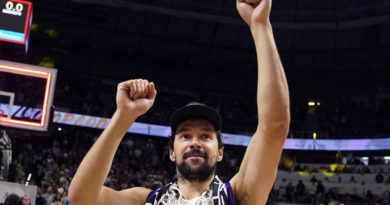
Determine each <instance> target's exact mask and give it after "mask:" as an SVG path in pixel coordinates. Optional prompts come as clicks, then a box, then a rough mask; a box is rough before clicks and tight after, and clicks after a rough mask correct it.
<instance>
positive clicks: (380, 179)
mask: <svg viewBox="0 0 390 205" xmlns="http://www.w3.org/2000/svg"><path fill="white" fill-rule="evenodd" d="M383 180H384V176H383V174H382V173H381V172H378V174H377V175H376V176H375V182H376V183H378V184H380V183H383Z"/></svg>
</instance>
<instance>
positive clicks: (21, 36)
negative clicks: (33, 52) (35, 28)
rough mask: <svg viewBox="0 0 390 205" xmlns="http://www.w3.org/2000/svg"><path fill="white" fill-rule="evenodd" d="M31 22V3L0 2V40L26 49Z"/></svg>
mask: <svg viewBox="0 0 390 205" xmlns="http://www.w3.org/2000/svg"><path fill="white" fill-rule="evenodd" d="M31 21H32V3H31V2H29V1H22V0H0V40H1V41H7V42H11V43H18V44H24V45H26V50H27V47H28V38H29V33H30V26H31Z"/></svg>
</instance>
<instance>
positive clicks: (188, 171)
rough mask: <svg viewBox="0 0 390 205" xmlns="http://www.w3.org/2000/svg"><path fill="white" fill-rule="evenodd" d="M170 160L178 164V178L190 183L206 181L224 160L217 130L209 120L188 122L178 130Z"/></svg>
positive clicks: (182, 124)
mask: <svg viewBox="0 0 390 205" xmlns="http://www.w3.org/2000/svg"><path fill="white" fill-rule="evenodd" d="M176 130H177V131H176V134H175V140H174V142H173V150H172V149H171V148H170V149H169V153H170V159H171V161H173V162H175V163H176V168H177V172H178V177H183V178H185V179H186V180H188V181H205V180H207V179H208V178H209V177H210V176H211V175H212V174H214V172H215V168H216V163H217V162H219V161H221V160H222V157H223V148H220V149H218V139H217V134H216V131H215V128H214V126H213V124H211V123H210V122H209V121H207V120H201V119H199V120H186V121H184V122H182V123H181V124H180V125H179V126H178V127H177V129H176Z"/></svg>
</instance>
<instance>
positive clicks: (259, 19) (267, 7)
mask: <svg viewBox="0 0 390 205" xmlns="http://www.w3.org/2000/svg"><path fill="white" fill-rule="evenodd" d="M236 1H237V2H236V4H237V5H236V6H237V10H238V13H240V16H241V18H242V19H243V20H244V21H245V22H246V23H247V24H248V25H249V27H250V28H252V26H254V25H256V24H268V23H269V14H270V12H271V3H272V0H236Z"/></svg>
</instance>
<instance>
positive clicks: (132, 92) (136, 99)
mask: <svg viewBox="0 0 390 205" xmlns="http://www.w3.org/2000/svg"><path fill="white" fill-rule="evenodd" d="M156 94H157V91H156V89H155V87H154V83H153V82H150V83H149V81H147V80H143V79H138V80H128V81H125V82H122V83H119V84H118V90H117V94H116V105H117V110H118V111H119V112H122V113H124V114H133V115H136V117H139V116H140V115H143V114H144V113H146V112H147V111H148V110H149V109H150V108H151V107H152V105H153V103H154V99H155V98H156Z"/></svg>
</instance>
